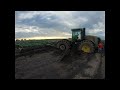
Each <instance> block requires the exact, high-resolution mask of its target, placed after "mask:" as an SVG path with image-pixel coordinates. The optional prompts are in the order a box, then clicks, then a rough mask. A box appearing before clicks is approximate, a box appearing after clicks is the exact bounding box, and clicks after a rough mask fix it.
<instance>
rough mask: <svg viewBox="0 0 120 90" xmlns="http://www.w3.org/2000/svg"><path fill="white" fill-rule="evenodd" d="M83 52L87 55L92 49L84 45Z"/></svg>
mask: <svg viewBox="0 0 120 90" xmlns="http://www.w3.org/2000/svg"><path fill="white" fill-rule="evenodd" d="M82 51H84V52H86V53H89V52H90V47H89V46H88V45H84V46H83V47H82Z"/></svg>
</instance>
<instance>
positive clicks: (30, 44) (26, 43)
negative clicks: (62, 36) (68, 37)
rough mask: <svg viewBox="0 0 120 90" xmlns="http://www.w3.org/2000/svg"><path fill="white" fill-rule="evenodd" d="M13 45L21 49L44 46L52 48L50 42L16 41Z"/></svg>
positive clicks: (52, 43) (52, 44)
mask: <svg viewBox="0 0 120 90" xmlns="http://www.w3.org/2000/svg"><path fill="white" fill-rule="evenodd" d="M15 45H19V46H20V47H23V48H24V47H35V46H45V45H51V46H54V42H53V41H52V40H25V41H16V42H15Z"/></svg>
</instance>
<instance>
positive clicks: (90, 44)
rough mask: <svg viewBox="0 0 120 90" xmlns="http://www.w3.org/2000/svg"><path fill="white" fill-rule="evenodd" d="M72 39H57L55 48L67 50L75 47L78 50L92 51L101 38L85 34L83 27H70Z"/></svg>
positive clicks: (95, 48)
mask: <svg viewBox="0 0 120 90" xmlns="http://www.w3.org/2000/svg"><path fill="white" fill-rule="evenodd" d="M71 31H72V39H71V40H69V39H63V40H60V41H58V43H57V48H59V49H61V50H63V51H64V50H68V49H71V48H74V47H76V49H77V50H78V51H82V52H85V53H93V52H95V50H97V46H98V43H99V42H100V41H101V39H100V38H99V37H97V36H91V35H86V34H85V28H78V29H72V30H71Z"/></svg>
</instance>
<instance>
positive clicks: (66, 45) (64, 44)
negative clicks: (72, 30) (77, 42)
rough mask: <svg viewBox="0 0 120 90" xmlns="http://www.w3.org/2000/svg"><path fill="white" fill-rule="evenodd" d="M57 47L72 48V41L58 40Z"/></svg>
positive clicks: (62, 48) (61, 48)
mask: <svg viewBox="0 0 120 90" xmlns="http://www.w3.org/2000/svg"><path fill="white" fill-rule="evenodd" d="M57 48H59V49H60V50H62V51H64V50H68V49H69V48H70V42H69V41H68V40H61V41H58V42H57Z"/></svg>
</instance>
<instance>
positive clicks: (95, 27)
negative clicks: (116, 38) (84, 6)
mask: <svg viewBox="0 0 120 90" xmlns="http://www.w3.org/2000/svg"><path fill="white" fill-rule="evenodd" d="M83 27H85V28H86V34H89V35H96V36H99V37H101V38H102V39H105V11H15V39H17V38H70V37H71V33H72V32H71V29H73V28H83Z"/></svg>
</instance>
